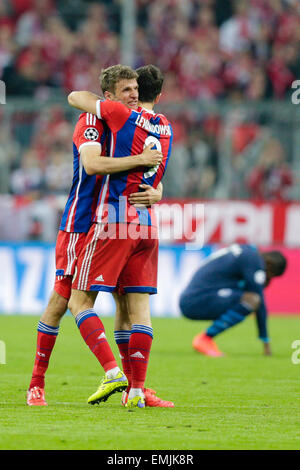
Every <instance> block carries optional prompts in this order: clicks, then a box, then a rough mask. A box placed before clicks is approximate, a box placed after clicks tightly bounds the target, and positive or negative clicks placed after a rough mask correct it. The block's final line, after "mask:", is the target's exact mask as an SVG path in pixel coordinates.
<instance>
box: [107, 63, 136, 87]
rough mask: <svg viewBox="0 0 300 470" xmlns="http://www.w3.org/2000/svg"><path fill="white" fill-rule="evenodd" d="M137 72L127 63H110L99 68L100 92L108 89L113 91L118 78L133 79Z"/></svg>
mask: <svg viewBox="0 0 300 470" xmlns="http://www.w3.org/2000/svg"><path fill="white" fill-rule="evenodd" d="M137 78H138V74H137V73H136V71H135V70H133V69H132V68H131V67H129V66H128V65H121V64H118V65H112V66H111V67H108V68H107V69H103V70H101V75H100V77H99V80H100V85H101V88H102V92H103V93H104V92H105V91H110V92H111V93H114V92H115V89H116V84H117V83H118V82H119V81H120V80H133V79H137Z"/></svg>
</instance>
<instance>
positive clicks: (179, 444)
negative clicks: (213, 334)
mask: <svg viewBox="0 0 300 470" xmlns="http://www.w3.org/2000/svg"><path fill="white" fill-rule="evenodd" d="M37 323H38V317H34V316H28V317H27V316H4V315H0V340H2V341H4V342H5V344H6V364H5V365H1V364H0V449H109V450H121V449H131V450H132V449H150V450H160V449H169V450H184V449H186V450H194V449H299V448H300V426H299V424H300V407H299V373H300V364H299V365H294V364H293V363H292V361H291V356H292V353H293V349H292V348H291V344H292V342H293V341H294V340H296V339H300V331H299V327H298V326H299V319H298V318H297V317H292V316H289V317H288V316H286V317H283V316H282V317H271V318H270V332H271V337H272V348H273V356H272V357H264V356H263V355H262V346H261V343H260V342H259V341H258V340H257V339H256V326H255V322H254V319H253V318H249V319H247V320H246V321H245V322H244V323H243V324H242V325H239V326H237V327H236V328H234V329H232V330H231V331H228V332H227V333H224V334H223V335H221V336H220V337H219V339H218V345H219V346H220V348H221V349H223V351H225V352H226V353H227V355H226V357H222V358H207V357H203V356H201V355H199V354H197V353H196V352H194V351H193V350H192V348H191V340H192V337H193V336H194V334H195V333H198V332H199V331H201V330H203V328H204V327H205V326H206V325H207V323H203V322H202V323H200V322H192V321H188V320H186V319H182V318H181V319H170V318H169V319H167V318H162V319H157V318H155V319H153V327H154V335H155V337H154V342H153V347H152V354H151V360H150V364H149V369H148V376H147V383H146V385H147V386H148V387H151V388H154V389H155V390H156V391H157V393H158V395H159V396H161V397H162V398H165V399H170V400H173V401H174V402H175V408H173V409H161V408H146V409H145V410H136V411H133V412H131V413H129V412H128V411H127V410H126V409H124V408H123V407H121V405H120V398H121V395H120V394H116V395H114V396H112V397H111V398H110V399H109V400H108V401H107V402H106V403H103V404H101V405H95V406H90V405H87V403H86V399H87V397H88V396H89V395H90V394H91V393H93V392H94V391H95V389H96V388H97V386H98V383H99V378H100V377H101V376H102V375H103V374H102V369H101V368H100V366H99V365H98V362H97V360H96V359H95V358H94V356H93V355H92V353H91V352H90V351H89V349H88V348H87V346H86V345H85V344H84V343H83V341H82V339H81V336H80V334H79V332H78V330H77V327H76V326H75V322H74V320H73V319H72V318H71V316H69V315H68V316H66V317H65V318H64V319H63V321H62V324H61V329H60V333H59V336H58V339H57V343H56V346H55V349H54V352H53V355H52V358H51V361H50V366H49V369H48V373H47V377H46V378H47V381H46V399H47V401H48V404H49V406H48V407H41V408H40V407H36V408H35V407H28V406H26V404H25V393H26V389H27V387H28V383H29V379H30V376H31V371H32V365H33V359H34V354H35V341H36V333H35V330H36V326H37ZM104 324H105V327H106V332H107V335H108V338H109V341H110V344H111V345H112V347H113V350H114V352H115V354H116V357H118V353H117V348H116V346H115V344H114V341H113V318H105V319H104Z"/></svg>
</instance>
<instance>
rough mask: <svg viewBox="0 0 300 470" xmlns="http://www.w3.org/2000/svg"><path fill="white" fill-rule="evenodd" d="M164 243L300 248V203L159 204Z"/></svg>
mask: <svg viewBox="0 0 300 470" xmlns="http://www.w3.org/2000/svg"><path fill="white" fill-rule="evenodd" d="M156 214H157V217H158V219H159V224H160V240H161V241H162V242H165V243H183V242H184V243H187V242H189V243H195V244H198V245H201V244H202V245H203V244H204V245H206V244H209V243H224V244H229V243H234V242H237V243H255V244H257V245H273V244H280V245H281V244H282V245H285V246H288V247H300V203H271V202H252V201H199V200H197V201H196V200H190V199H187V200H182V199H181V200H178V201H176V200H173V199H172V200H164V201H163V202H162V203H160V204H157V206H156Z"/></svg>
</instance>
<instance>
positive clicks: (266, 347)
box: [263, 343, 272, 356]
mask: <svg viewBox="0 0 300 470" xmlns="http://www.w3.org/2000/svg"><path fill="white" fill-rule="evenodd" d="M263 345H264V347H263V350H264V352H263V353H264V355H265V356H272V352H271V347H270V343H263Z"/></svg>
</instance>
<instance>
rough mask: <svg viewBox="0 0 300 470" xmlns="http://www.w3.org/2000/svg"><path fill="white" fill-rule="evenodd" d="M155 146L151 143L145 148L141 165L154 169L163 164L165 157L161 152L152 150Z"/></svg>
mask: <svg viewBox="0 0 300 470" xmlns="http://www.w3.org/2000/svg"><path fill="white" fill-rule="evenodd" d="M154 145H155V144H154V143H151V144H149V145H147V147H145V148H144V150H143V153H141V155H140V159H141V165H143V166H148V167H150V168H152V167H154V166H156V165H159V164H160V163H161V162H162V159H163V155H162V153H161V152H160V151H159V150H157V149H153V148H152V147H153V146H154Z"/></svg>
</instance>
